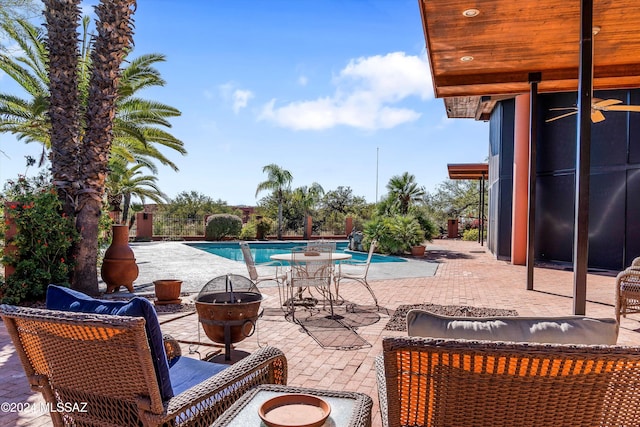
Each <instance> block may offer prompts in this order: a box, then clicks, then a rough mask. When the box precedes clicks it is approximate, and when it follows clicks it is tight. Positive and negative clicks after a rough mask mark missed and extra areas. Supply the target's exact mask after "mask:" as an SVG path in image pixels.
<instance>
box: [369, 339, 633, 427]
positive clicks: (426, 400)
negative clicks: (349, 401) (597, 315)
mask: <svg viewBox="0 0 640 427" xmlns="http://www.w3.org/2000/svg"><path fill="white" fill-rule="evenodd" d="M382 348H383V354H382V355H381V356H379V357H378V358H377V359H376V373H377V380H378V395H379V399H380V413H381V416H382V425H383V426H385V427H396V426H431V427H436V426H438V427H445V426H457V427H465V426H469V427H471V426H473V427H496V426H503V427H506V426H549V427H551V426H554V427H555V426H566V427H569V426H571V427H573V426H632V425H636V426H637V425H640V408H639V406H638V401H639V399H640V389H638V387H637V381H638V378H639V376H640V349H639V348H631V347H621V346H595V345H593V346H591V345H572V344H560V345H559V344H536V343H513V342H504V341H501V342H500V341H498V342H492V341H469V340H464V339H450V340H444V339H434V338H417V337H392V338H384V339H383V343H382Z"/></svg>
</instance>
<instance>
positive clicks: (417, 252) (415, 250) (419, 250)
mask: <svg viewBox="0 0 640 427" xmlns="http://www.w3.org/2000/svg"><path fill="white" fill-rule="evenodd" d="M426 249H427V248H426V246H422V245H419V246H412V247H411V255H413V256H424V253H425V251H426Z"/></svg>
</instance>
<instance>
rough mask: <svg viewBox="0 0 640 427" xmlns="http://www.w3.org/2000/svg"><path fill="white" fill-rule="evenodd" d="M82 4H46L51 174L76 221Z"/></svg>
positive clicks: (52, 0) (50, 0)
mask: <svg viewBox="0 0 640 427" xmlns="http://www.w3.org/2000/svg"><path fill="white" fill-rule="evenodd" d="M79 3H80V0H64V1H63V0H44V4H45V11H44V14H45V18H46V27H47V41H46V43H47V47H48V51H49V57H48V60H49V64H48V72H49V95H50V96H49V109H48V115H49V120H50V121H51V131H50V132H51V135H50V141H51V154H50V155H49V158H50V160H51V173H52V175H53V184H54V185H55V186H56V188H57V189H58V195H59V197H60V199H61V201H62V204H63V209H64V212H65V213H66V214H67V215H68V216H69V217H70V218H73V217H75V209H76V206H75V190H76V185H74V183H75V181H76V177H77V154H78V145H79V144H78V142H79V138H80V95H79V92H78V74H77V72H76V70H77V69H78V57H79V55H80V52H79V49H78V44H77V40H78V37H79V34H78V22H79V20H80V8H79V6H78V5H79Z"/></svg>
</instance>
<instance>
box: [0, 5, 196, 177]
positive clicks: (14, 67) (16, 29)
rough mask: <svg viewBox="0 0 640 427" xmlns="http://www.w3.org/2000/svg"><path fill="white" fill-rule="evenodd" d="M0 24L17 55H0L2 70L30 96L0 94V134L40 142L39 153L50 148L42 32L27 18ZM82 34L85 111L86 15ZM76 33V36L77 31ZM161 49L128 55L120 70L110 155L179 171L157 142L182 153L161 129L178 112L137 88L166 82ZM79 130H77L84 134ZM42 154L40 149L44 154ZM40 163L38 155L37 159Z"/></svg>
mask: <svg viewBox="0 0 640 427" xmlns="http://www.w3.org/2000/svg"><path fill="white" fill-rule="evenodd" d="M1 27H2V29H3V30H4V31H5V32H6V33H7V35H8V36H9V37H10V39H11V40H12V41H13V42H14V43H15V44H16V45H17V46H18V47H19V48H20V51H21V55H18V56H7V55H1V54H0V69H1V70H3V71H5V72H6V73H7V74H8V75H9V76H10V77H11V78H12V79H13V80H14V81H16V82H17V83H18V84H19V85H20V86H21V87H22V88H23V89H24V91H25V92H26V93H27V94H28V95H29V97H28V98H21V97H18V96H15V95H9V94H3V93H0V133H3V132H8V133H12V134H14V135H17V138H18V140H22V141H25V142H27V143H29V142H37V143H41V144H42V145H43V153H46V150H47V149H49V148H50V147H51V142H50V139H49V131H50V120H49V118H48V116H47V111H48V109H49V102H48V100H49V77H48V75H47V57H48V55H49V52H48V49H47V45H46V43H45V33H44V31H43V30H42V29H40V28H36V27H34V26H33V25H31V24H30V23H29V22H27V21H24V20H17V21H15V22H4V23H2V24H1ZM82 27H83V33H82V38H81V40H82V41H81V47H80V50H79V53H78V54H79V55H80V57H79V62H78V65H79V72H78V85H79V91H80V92H79V97H80V100H81V103H80V106H81V107H80V108H81V111H85V110H86V102H87V95H88V84H89V75H90V69H91V51H92V48H93V43H92V42H91V39H92V37H91V34H89V29H88V27H89V18H88V17H85V18H83V21H82ZM76 38H77V36H76ZM165 59H166V58H165V56H164V55H161V54H146V55H142V56H140V57H137V58H134V59H128V60H127V65H126V66H125V67H124V68H123V69H122V70H121V78H120V84H119V86H118V97H117V100H116V105H117V107H116V115H115V118H114V123H113V145H112V149H111V153H110V155H111V157H114V156H117V157H122V158H124V159H126V160H127V161H130V162H144V163H148V162H149V161H150V159H153V160H157V161H159V162H160V163H161V164H163V165H167V166H169V167H171V168H172V169H174V170H177V167H176V165H175V164H174V163H173V162H171V161H170V160H169V159H168V158H167V157H166V156H165V155H164V154H162V153H161V152H160V151H159V150H158V149H157V148H156V145H162V146H165V147H167V148H171V149H172V150H175V151H177V152H179V153H180V154H185V153H186V150H185V149H184V144H183V143H182V141H180V140H179V139H177V138H175V137H174V136H173V135H171V134H170V133H168V132H166V131H164V130H163V128H171V123H169V121H168V118H171V117H177V116H179V115H180V111H179V110H177V109H176V108H173V107H171V106H168V105H165V104H162V103H159V102H156V101H150V100H146V99H141V98H140V97H139V96H138V93H139V92H140V91H141V90H143V89H146V88H149V87H157V86H164V85H165V81H164V79H162V77H161V75H160V72H159V71H158V70H157V69H156V68H155V67H154V65H155V64H156V63H159V62H163V61H165ZM82 137H83V135H82V134H80V138H81V139H82ZM43 158H44V154H43ZM41 163H42V160H41Z"/></svg>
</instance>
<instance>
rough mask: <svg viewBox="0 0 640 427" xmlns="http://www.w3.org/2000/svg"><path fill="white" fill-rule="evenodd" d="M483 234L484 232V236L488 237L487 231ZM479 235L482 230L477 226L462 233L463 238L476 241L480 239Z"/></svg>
mask: <svg viewBox="0 0 640 427" xmlns="http://www.w3.org/2000/svg"><path fill="white" fill-rule="evenodd" d="M483 234H484V238H486V237H487V232H486V231H485V232H484V233H483ZM479 235H480V231H478V229H477V228H470V229H468V230H464V233H462V240H467V241H469V242H476V241H478V236H479Z"/></svg>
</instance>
